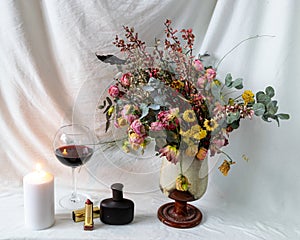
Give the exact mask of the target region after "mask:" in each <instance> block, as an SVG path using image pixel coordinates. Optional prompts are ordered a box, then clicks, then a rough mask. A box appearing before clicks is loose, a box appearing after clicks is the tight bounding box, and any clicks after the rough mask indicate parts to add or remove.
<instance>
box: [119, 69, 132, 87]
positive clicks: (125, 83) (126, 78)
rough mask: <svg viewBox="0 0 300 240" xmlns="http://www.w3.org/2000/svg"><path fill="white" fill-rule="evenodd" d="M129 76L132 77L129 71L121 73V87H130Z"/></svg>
mask: <svg viewBox="0 0 300 240" xmlns="http://www.w3.org/2000/svg"><path fill="white" fill-rule="evenodd" d="M131 78H132V74H131V73H130V72H129V73H125V74H123V76H122V77H121V79H120V81H121V85H122V86H123V87H130V84H131Z"/></svg>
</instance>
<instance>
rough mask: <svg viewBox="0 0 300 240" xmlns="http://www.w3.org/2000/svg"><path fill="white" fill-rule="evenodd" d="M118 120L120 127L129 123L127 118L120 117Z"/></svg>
mask: <svg viewBox="0 0 300 240" xmlns="http://www.w3.org/2000/svg"><path fill="white" fill-rule="evenodd" d="M117 121H118V125H119V126H120V127H124V126H126V125H127V121H126V119H125V118H122V117H119V118H118V120H117Z"/></svg>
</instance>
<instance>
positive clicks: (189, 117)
mask: <svg viewBox="0 0 300 240" xmlns="http://www.w3.org/2000/svg"><path fill="white" fill-rule="evenodd" d="M183 120H184V121H186V122H195V121H196V114H195V112H194V111H193V110H186V111H184V113H183Z"/></svg>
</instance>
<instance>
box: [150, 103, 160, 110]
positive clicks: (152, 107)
mask: <svg viewBox="0 0 300 240" xmlns="http://www.w3.org/2000/svg"><path fill="white" fill-rule="evenodd" d="M149 108H151V109H152V110H159V109H160V105H159V104H150V105H149Z"/></svg>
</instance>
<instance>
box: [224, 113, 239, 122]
mask: <svg viewBox="0 0 300 240" xmlns="http://www.w3.org/2000/svg"><path fill="white" fill-rule="evenodd" d="M239 118H240V113H239V112H235V113H231V112H230V113H228V115H227V118H226V122H227V123H228V124H231V123H233V122H234V121H236V120H238V119H239Z"/></svg>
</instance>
